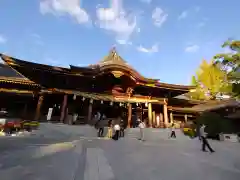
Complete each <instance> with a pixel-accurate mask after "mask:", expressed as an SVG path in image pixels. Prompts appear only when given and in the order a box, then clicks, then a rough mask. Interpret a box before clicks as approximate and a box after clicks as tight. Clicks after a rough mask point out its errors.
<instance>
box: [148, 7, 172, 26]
mask: <svg viewBox="0 0 240 180" xmlns="http://www.w3.org/2000/svg"><path fill="white" fill-rule="evenodd" d="M167 17H168V14H167V13H165V12H164V11H163V10H162V9H161V8H159V7H156V8H155V9H154V10H153V12H152V19H153V21H154V24H155V25H156V26H159V27H160V26H161V25H162V24H163V23H164V22H165V21H166V20H167Z"/></svg>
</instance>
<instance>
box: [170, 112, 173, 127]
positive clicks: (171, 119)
mask: <svg viewBox="0 0 240 180" xmlns="http://www.w3.org/2000/svg"><path fill="white" fill-rule="evenodd" d="M170 123H171V124H172V123H173V113H172V112H170Z"/></svg>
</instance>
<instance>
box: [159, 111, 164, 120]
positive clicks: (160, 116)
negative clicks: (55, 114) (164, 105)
mask: <svg viewBox="0 0 240 180" xmlns="http://www.w3.org/2000/svg"><path fill="white" fill-rule="evenodd" d="M159 119H160V122H163V114H162V113H160V114H159Z"/></svg>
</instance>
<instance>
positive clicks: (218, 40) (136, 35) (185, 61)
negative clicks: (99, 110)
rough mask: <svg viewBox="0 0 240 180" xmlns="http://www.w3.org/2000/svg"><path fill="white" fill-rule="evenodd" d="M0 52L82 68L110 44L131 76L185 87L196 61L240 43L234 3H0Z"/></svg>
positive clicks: (24, 0) (122, 0)
mask: <svg viewBox="0 0 240 180" xmlns="http://www.w3.org/2000/svg"><path fill="white" fill-rule="evenodd" d="M0 6H1V11H0V22H1V24H0V52H1V53H7V54H8V55H10V56H15V57H17V58H20V59H24V60H28V61H33V62H38V63H44V64H50V65H56V66H67V65H69V64H73V65H82V66H86V65H88V64H94V63H97V62H98V61H100V60H101V59H102V58H103V57H104V56H105V55H107V54H108V52H109V50H110V49H111V48H112V47H113V46H115V47H116V48H117V51H118V53H119V54H120V55H121V56H122V57H123V58H124V59H125V60H126V61H127V62H128V63H129V64H130V65H132V66H133V67H134V68H135V69H136V70H137V71H138V72H140V73H141V74H142V75H144V76H146V77H149V78H158V79H160V81H162V82H167V83H174V84H189V83H190V79H191V76H192V75H193V74H194V72H195V70H196V68H197V67H198V66H199V64H200V62H201V61H202V59H207V60H210V59H211V57H212V56H213V55H214V54H216V53H219V52H223V51H225V50H224V49H222V48H221V47H220V46H221V44H222V43H223V42H224V41H225V40H227V39H228V38H234V39H239V38H240V33H239V32H240V23H237V22H239V17H238V16H237V14H239V7H240V1H239V0H228V1H219V0H218V1H217V0H211V1H207V0H201V1H200V0H181V1H177V0H165V1H163V0H131V1H130V0H1V1H0Z"/></svg>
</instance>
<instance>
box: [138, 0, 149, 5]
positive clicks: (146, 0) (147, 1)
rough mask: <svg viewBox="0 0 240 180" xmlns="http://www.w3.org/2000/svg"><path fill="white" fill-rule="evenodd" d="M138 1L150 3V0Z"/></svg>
mask: <svg viewBox="0 0 240 180" xmlns="http://www.w3.org/2000/svg"><path fill="white" fill-rule="evenodd" d="M140 1H142V2H144V3H148V4H150V3H151V2H152V0H140Z"/></svg>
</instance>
